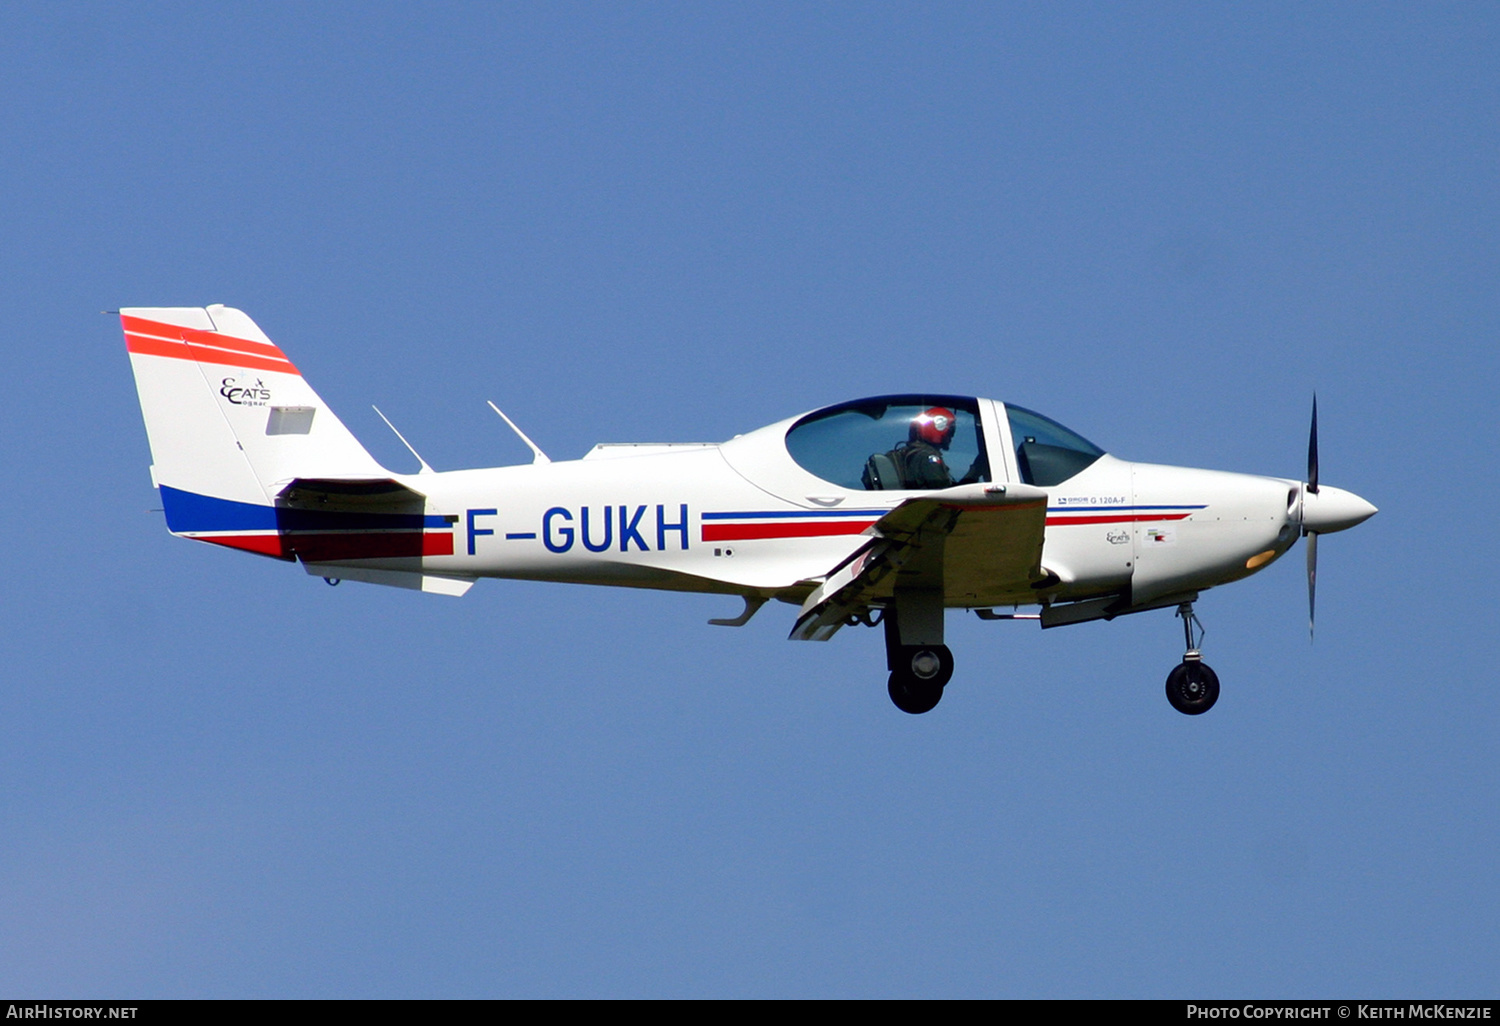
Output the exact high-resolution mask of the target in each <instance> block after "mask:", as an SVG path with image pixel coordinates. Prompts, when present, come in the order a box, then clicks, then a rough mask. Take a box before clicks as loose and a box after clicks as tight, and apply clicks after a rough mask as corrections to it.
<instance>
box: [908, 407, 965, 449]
mask: <svg viewBox="0 0 1500 1026" xmlns="http://www.w3.org/2000/svg"><path fill="white" fill-rule="evenodd" d="M957 426H958V418H957V417H955V416H954V415H953V411H952V410H950V409H948V407H946V406H934V407H931V408H930V409H926V410H923V411H922V412H921V413H919V414H917V415H916V416H915V417H913V418H912V419H911V436H910V438H911V441H913V442H926V443H927V444H928V445H934V446H937V447H938V448H939V449H946V448H948V445H949V443H950V442H952V441H953V430H954V428H956V427H957Z"/></svg>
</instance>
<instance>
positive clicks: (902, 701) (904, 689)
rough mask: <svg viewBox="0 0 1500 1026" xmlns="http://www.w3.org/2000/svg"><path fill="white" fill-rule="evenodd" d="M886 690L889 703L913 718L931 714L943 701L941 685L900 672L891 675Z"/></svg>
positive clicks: (896, 671)
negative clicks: (888, 693) (892, 703)
mask: <svg viewBox="0 0 1500 1026" xmlns="http://www.w3.org/2000/svg"><path fill="white" fill-rule="evenodd" d="M950 672H951V671H950ZM886 690H887V691H889V692H890V696H891V701H892V702H894V703H895V704H896V708H897V709H900V710H901V711H902V712H904V713H911V714H912V715H913V716H918V715H921V714H922V713H925V712H931V711H932V710H933V708H934V707H936V706H937V704H938V703H939V702H941V701H942V700H943V686H942V685H941V684H934V683H933V682H932V681H930V680H919V679H918V678H916V677H913V676H912V675H911V674H909V673H902V672H901V671H900V670H895V671H893V672H892V673H891V681H890V684H889V685H887V687H886Z"/></svg>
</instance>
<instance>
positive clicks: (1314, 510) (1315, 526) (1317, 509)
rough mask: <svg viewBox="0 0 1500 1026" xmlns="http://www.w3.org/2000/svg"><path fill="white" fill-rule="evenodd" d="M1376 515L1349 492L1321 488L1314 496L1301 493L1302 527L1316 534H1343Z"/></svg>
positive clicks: (1305, 492)
mask: <svg viewBox="0 0 1500 1026" xmlns="http://www.w3.org/2000/svg"><path fill="white" fill-rule="evenodd" d="M1378 512H1380V511H1379V510H1377V509H1376V508H1375V507H1374V506H1372V505H1370V504H1369V503H1368V502H1366V501H1365V500H1364V499H1361V498H1360V497H1359V496H1358V495H1355V494H1354V493H1353V492H1346V491H1344V490H1343V489H1342V488H1330V487H1329V486H1328V485H1323V486H1322V487H1321V488H1319V489H1318V490H1317V491H1316V492H1310V491H1307V490H1306V489H1303V494H1302V527H1303V529H1304V530H1307V531H1316V532H1318V533H1319V534H1332V533H1333V532H1334V531H1344V530H1348V529H1349V528H1351V527H1353V526H1354V525H1355V524H1362V523H1364V522H1365V521H1366V520H1369V519H1370V518H1371V517H1373V516H1374V515H1375V514H1376V513H1378Z"/></svg>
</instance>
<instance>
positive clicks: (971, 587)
mask: <svg viewBox="0 0 1500 1026" xmlns="http://www.w3.org/2000/svg"><path fill="white" fill-rule="evenodd" d="M1046 520H1047V493H1046V492H1045V491H1044V490H1042V489H1040V488H1034V487H1032V486H1030V485H1019V484H1015V485H959V486H957V487H955V488H945V489H943V490H941V491H936V492H930V493H928V494H926V495H923V496H922V497H921V498H916V499H908V500H907V501H906V502H903V503H902V504H901V505H899V506H897V507H896V508H895V509H893V510H891V511H890V512H889V513H887V514H886V515H885V516H883V517H881V518H880V519H879V520H877V521H876V522H875V523H874V525H872V526H871V527H870V528H869V530H868V532H867V533H869V534H871V535H872V536H873V537H872V538H871V540H870V541H869V543H867V544H866V545H864V546H863V547H861V548H860V549H859V551H857V552H855V553H854V554H853V555H852V556H850V557H849V558H848V559H847V560H845V561H844V562H843V563H841V564H839V565H838V566H837V567H835V568H834V569H833V570H832V571H830V572H829V574H828V577H827V578H826V579H825V580H824V582H823V583H822V584H821V585H820V586H819V587H818V588H817V589H816V590H814V591H813V593H812V594H811V595H809V596H808V597H807V601H806V602H804V603H803V605H802V612H801V615H800V616H799V617H798V618H797V623H796V625H795V626H794V627H793V628H792V634H791V637H792V638H793V639H794V640H798V641H827V640H828V639H829V638H831V637H833V635H834V634H836V633H837V632H838V630H839V628H840V627H843V626H844V625H845V624H847V623H849V622H850V621H851V619H854V618H857V617H861V616H868V614H869V612H870V610H872V609H874V608H876V607H878V606H883V605H884V604H885V603H886V602H888V601H889V600H890V599H891V598H892V597H893V596H894V595H895V593H896V590H897V588H922V589H936V590H940V591H941V592H942V594H943V604H944V605H945V606H987V605H1004V604H1008V603H1011V602H1024V601H1028V600H1030V599H1031V597H1032V589H1031V585H1032V583H1033V582H1034V581H1037V580H1040V579H1042V578H1043V577H1044V576H1045V574H1044V571H1043V570H1042V566H1041V558H1042V544H1043V542H1044V541H1045V531H1046Z"/></svg>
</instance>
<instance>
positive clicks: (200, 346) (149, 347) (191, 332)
mask: <svg viewBox="0 0 1500 1026" xmlns="http://www.w3.org/2000/svg"><path fill="white" fill-rule="evenodd" d="M120 320H121V321H122V322H123V323H124V325H125V348H126V349H127V350H129V351H130V352H132V353H142V354H144V355H147V356H170V357H173V358H174V359H178V360H196V361H198V362H199V363H214V364H223V365H225V366H228V367H246V368H250V369H253V370H272V371H281V372H282V373H285V374H297V373H300V372H299V371H298V370H297V368H296V367H295V366H293V365H292V361H290V360H288V359H287V358H286V354H285V353H283V352H282V351H281V350H280V349H278V348H277V347H276V346H273V345H267V344H266V343H264V342H252V341H251V340H250V339H247V338H236V337H234V336H233V335H222V334H220V333H218V332H216V331H199V330H198V329H196V328H184V327H180V326H178V325H175V324H161V323H159V322H157V321H148V320H144V319H142V318H140V317H121V318H120ZM149 336H162V337H155V338H154V337H149ZM226 350H227V351H226Z"/></svg>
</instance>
